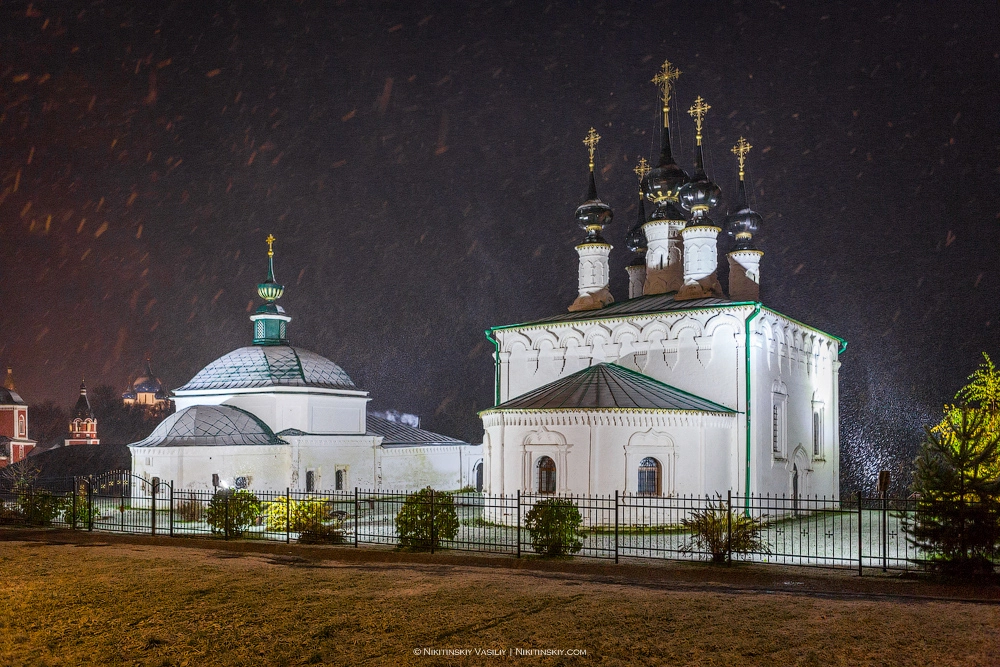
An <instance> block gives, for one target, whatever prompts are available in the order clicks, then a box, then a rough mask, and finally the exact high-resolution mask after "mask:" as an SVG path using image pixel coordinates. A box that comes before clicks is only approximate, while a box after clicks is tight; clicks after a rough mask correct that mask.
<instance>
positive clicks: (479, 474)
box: [476, 461, 483, 493]
mask: <svg viewBox="0 0 1000 667" xmlns="http://www.w3.org/2000/svg"><path fill="white" fill-rule="evenodd" d="M482 492H483V462H482V461H480V462H479V463H477V464H476V493H482Z"/></svg>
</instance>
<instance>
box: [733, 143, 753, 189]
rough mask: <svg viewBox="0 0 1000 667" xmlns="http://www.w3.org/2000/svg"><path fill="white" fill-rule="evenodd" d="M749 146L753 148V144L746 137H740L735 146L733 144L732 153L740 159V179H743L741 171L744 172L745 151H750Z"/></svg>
mask: <svg viewBox="0 0 1000 667" xmlns="http://www.w3.org/2000/svg"><path fill="white" fill-rule="evenodd" d="M751 148H753V146H751V145H750V142H749V141H747V140H746V139H744V138H743V137H740V140H739V141H737V142H736V145H735V146H733V155H735V156H736V158H737V159H738V160H739V161H740V180H741V181H742V180H743V173H744V172H743V165H745V164H746V161H747V153H749V152H750V149H751Z"/></svg>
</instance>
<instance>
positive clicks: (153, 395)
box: [122, 359, 174, 412]
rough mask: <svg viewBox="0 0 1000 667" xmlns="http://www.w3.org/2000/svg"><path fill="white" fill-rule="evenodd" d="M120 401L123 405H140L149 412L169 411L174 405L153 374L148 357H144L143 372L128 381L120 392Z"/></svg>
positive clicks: (164, 388) (158, 379)
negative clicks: (126, 387) (126, 385)
mask: <svg viewBox="0 0 1000 667" xmlns="http://www.w3.org/2000/svg"><path fill="white" fill-rule="evenodd" d="M122 402H123V403H124V404H125V405H141V406H143V407H144V408H146V409H147V410H148V411H150V412H170V411H172V410H173V407H174V406H173V401H171V400H170V392H169V391H167V389H166V387H164V386H163V381H161V380H160V378H158V377H156V376H155V375H153V369H152V368H151V367H150V365H149V359H146V367H145V369H143V372H142V373H139V375H137V376H136V378H135V379H134V380H132V381H131V382H129V386H128V389H126V390H125V392H124V393H123V394H122Z"/></svg>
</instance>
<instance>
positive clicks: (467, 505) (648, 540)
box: [0, 472, 926, 573]
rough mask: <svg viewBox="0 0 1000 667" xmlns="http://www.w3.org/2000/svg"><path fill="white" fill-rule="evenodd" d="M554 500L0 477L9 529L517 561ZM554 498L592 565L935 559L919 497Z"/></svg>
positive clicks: (886, 566) (0, 514)
mask: <svg viewBox="0 0 1000 667" xmlns="http://www.w3.org/2000/svg"><path fill="white" fill-rule="evenodd" d="M553 498H555V497H554V496H550V495H537V494H521V493H517V494H514V495H509V496H495V495H485V494H480V493H465V492H456V493H446V492H440V491H429V490H425V491H423V492H417V493H406V492H392V491H382V490H378V491H371V490H362V489H354V490H352V491H324V492H303V491H296V490H292V489H286V490H284V491H280V492H278V491H250V490H245V489H216V490H191V489H175V488H174V486H173V484H172V483H170V482H165V481H160V480H158V479H155V478H154V479H153V480H146V479H143V478H140V477H135V476H132V475H131V474H129V473H126V472H120V473H110V474H107V475H103V476H101V477H90V478H71V479H62V480H36V481H35V482H34V483H32V484H26V483H20V484H17V483H10V482H9V481H8V482H6V483H4V482H0V524H6V525H24V526H58V527H68V528H72V529H76V530H92V531H109V532H120V533H141V534H152V535H170V536H185V535H188V536H213V537H218V538H221V539H236V538H242V539H262V540H277V541H284V542H292V541H296V542H300V543H311V544H341V545H346V546H353V547H359V546H361V545H390V546H401V547H412V548H418V549H428V550H430V551H435V550H438V549H449V550H465V551H478V552H485V553H494V554H508V555H511V556H518V557H519V556H521V555H525V554H534V553H539V552H540V551H543V550H544V547H542V546H539V542H538V539H537V535H536V533H535V532H532V530H531V525H532V521H533V520H534V519H533V516H535V515H536V514H537V512H533V510H534V509H535V508H536V507H545V506H547V505H549V504H551V503H552V502H553V501H552V500H551V499H553ZM543 501H544V503H543V505H539V503H542V502H543ZM558 501H559V503H561V504H562V506H564V507H571V508H573V509H572V510H570V511H575V512H576V513H577V515H578V518H577V519H574V521H576V522H577V523H578V526H579V527H578V528H577V529H574V530H573V531H571V532H572V535H571V536H570V537H571V539H570V542H571V543H572V544H568V545H567V548H566V551H568V552H569V553H572V554H575V555H578V556H585V557H589V558H600V559H608V560H614V561H615V562H618V561H619V560H620V559H622V558H628V559H636V558H646V559H678V560H708V559H713V560H716V561H727V562H729V561H733V560H737V561H754V562H762V563H779V564H787V565H807V566H821V567H841V568H857V569H858V571H859V573H860V572H863V571H864V570H865V569H869V568H878V569H881V570H890V569H891V570H899V569H912V568H920V567H923V566H924V565H925V564H926V555H925V554H923V553H922V552H921V551H920V550H919V549H917V547H916V546H914V544H913V542H912V541H911V540H909V539H907V536H906V534H905V532H904V530H903V526H904V524H905V523H906V522H909V523H911V524H912V523H915V522H918V521H919V520H920V512H921V511H922V510H921V509H920V507H919V506H918V502H917V501H914V500H908V499H899V498H892V499H890V498H883V497H879V498H862V497H858V496H852V497H850V498H844V499H830V498H814V497H800V498H789V497H780V496H779V497H775V496H749V497H744V496H739V495H734V494H729V495H727V496H726V497H716V498H714V499H713V498H707V497H660V496H642V495H631V494H617V493H616V494H615V495H611V496H558ZM536 532H537V531H536ZM742 538H746V539H742Z"/></svg>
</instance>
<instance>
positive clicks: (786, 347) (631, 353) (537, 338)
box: [484, 306, 840, 497]
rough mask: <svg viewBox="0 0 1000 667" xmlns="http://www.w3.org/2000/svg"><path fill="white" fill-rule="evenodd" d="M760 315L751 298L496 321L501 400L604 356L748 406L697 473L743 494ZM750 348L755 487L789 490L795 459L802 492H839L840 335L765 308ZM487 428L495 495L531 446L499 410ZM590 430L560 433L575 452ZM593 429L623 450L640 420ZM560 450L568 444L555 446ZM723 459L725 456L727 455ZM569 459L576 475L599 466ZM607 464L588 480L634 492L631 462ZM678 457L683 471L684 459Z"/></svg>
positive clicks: (740, 407)
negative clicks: (505, 323) (777, 440)
mask: <svg viewBox="0 0 1000 667" xmlns="http://www.w3.org/2000/svg"><path fill="white" fill-rule="evenodd" d="M753 312H754V308H753V306H745V307H736V308H707V309H704V310H697V311H682V312H677V313H664V314H659V315H632V316H625V317H618V318H609V319H608V320H603V321H600V320H599V321H591V322H568V323H556V324H547V325H538V326H531V327H519V328H511V329H498V330H495V337H496V340H497V342H498V345H499V352H498V355H497V358H498V360H499V366H500V368H499V375H498V390H499V398H500V402H504V401H507V400H509V399H511V398H514V397H516V396H520V395H522V394H524V393H527V392H529V391H531V390H533V389H536V388H538V387H540V386H543V385H545V384H548V383H549V382H552V381H554V380H557V379H559V378H561V377H565V376H567V375H569V374H571V373H574V372H576V371H578V370H581V369H583V368H586V367H588V366H591V365H593V364H595V363H600V362H605V361H607V362H615V363H618V364H620V365H622V366H625V367H627V368H631V369H633V370H636V371H639V372H641V373H644V374H646V375H648V376H650V377H652V378H654V379H657V380H659V381H661V382H664V383H666V384H669V385H672V386H674V387H677V388H678V389H682V390H684V391H687V392H690V393H692V394H695V395H697V396H701V397H703V398H707V399H709V400H711V401H714V402H716V403H719V404H721V405H724V406H726V407H728V408H729V409H731V410H735V411H736V412H738V413H740V414H739V415H738V416H736V417H734V418H733V419H734V420H735V422H734V423H738V426H735V427H732V429H731V430H732V433H733V436H732V437H733V438H734V440H733V445H732V446H727V447H722V446H721V445H718V444H717V441H716V440H715V439H714V438H713V437H708V438H707V439H706V447H707V448H708V449H706V450H705V455H707V456H708V457H709V459H712V460H714V461H715V462H714V463H713V464H712V465H711V466H710V467H709V468H704V469H702V470H701V471H700V472H699V474H700V475H702V477H701V481H700V482H698V483H697V484H696V485H695V486H697V487H698V488H699V489H701V490H700V491H697V492H698V493H712V492H714V491H718V492H720V493H723V494H725V492H726V491H727V490H729V488H730V487H731V488H732V490H733V491H734V492H737V493H743V491H744V490H745V488H746V483H745V482H746V467H747V466H746V422H745V413H746V376H745V363H746V362H745V346H744V323H745V320H746V318H747V317H749V316H750V315H751V314H752V313H753ZM595 315H596V313H595ZM751 345H752V348H751V373H752V382H751V397H752V404H751V411H750V413H751V416H750V419H751V439H752V442H751V447H750V450H751V457H750V458H751V460H750V470H751V472H750V482H751V485H750V488H751V492H752V493H753V494H755V495H756V494H768V493H770V494H772V495H775V494H777V495H781V494H786V495H790V494H791V493H792V478H793V469H794V468H797V469H798V470H799V494H800V496H804V495H819V496H823V495H826V496H828V497H836V496H838V494H839V465H840V461H839V406H838V403H839V393H838V385H837V382H838V380H837V369H838V368H839V365H840V362H839V361H838V350H839V341H838V340H837V339H835V338H833V337H831V336H828V335H826V334H823V333H821V332H818V331H816V330H814V329H810V328H809V327H806V326H804V325H801V324H799V323H797V322H795V321H793V320H790V319H788V318H786V317H784V316H782V315H780V314H778V313H775V312H774V311H771V310H768V309H766V308H765V309H762V310H761V312H760V314H759V315H758V316H757V317H756V318H755V319H754V320H753V322H752V324H751ZM775 382H780V383H783V385H779V386H784V390H783V391H784V392H785V394H783V395H784V396H787V399H786V400H785V401H784V405H783V416H784V419H783V422H782V423H783V426H782V438H783V440H782V442H783V443H785V444H786V445H787V447H786V449H785V451H784V452H783V453H781V454H780V455H778V456H775V455H773V454H772V452H771V447H772V444H771V443H772V438H771V432H772V419H771V417H772V413H771V407H772V404H773V400H772V387H773V386H775ZM814 412H819V413H820V414H821V420H820V422H821V423H820V425H821V438H820V440H821V442H820V445H821V446H820V449H821V452H820V454H819V456H815V455H813V450H812V447H813V435H812V431H813V413H814ZM484 426H485V427H486V436H485V439H484V448H485V458H486V460H487V463H486V468H487V470H488V479H489V482H488V486H489V487H490V488H491V489H496V490H497V491H496V492H498V493H499V492H501V491H499V490H501V489H502V490H503V491H502V492H503V493H512V492H514V490H516V488H517V485H516V484H514V485H511V484H512V480H514V481H517V482H518V483H523V479H524V473H523V466H524V465H525V464H524V461H523V457H524V453H523V451H521V450H518V449H517V448H518V447H521V446H522V444H523V442H524V440H523V438H524V437H526V432H524V431H523V430H518V429H517V428H514V429H513V430H512V431H509V429H508V427H507V426H504V425H502V424H501V423H500V422H498V421H497V419H495V418H493V417H487V418H485V419H484ZM696 430H697V429H696ZM584 431H586V432H587V433H589V432H590V429H589V427H583V428H582V430H580V428H576V429H575V430H569V431H566V432H565V433H563V436H564V437H565V438H566V442H567V447H568V446H569V445H572V447H569V449H571V450H573V451H578V449H579V444H580V443H585V446H586V447H589V446H590V445H589V443H590V437H589V435H588V436H587V437H584V435H583V432H584ZM593 432H594V435H595V437H597V438H598V440H599V441H600V442H603V443H608V444H606V445H604V446H605V447H606V448H609V450H614V449H615V448H617V451H623V448H625V447H626V446H627V443H628V442H629V440H630V438H631V437H632V436H633V435H634V433H635V431H634V430H633V429H632V428H631V426H628V427H621V426H614V425H612V426H610V427H604V426H601V427H599V428H595V429H594V430H593ZM671 437H673V435H672V434H671ZM693 439H694V438H693V436H692V438H690V439H689V440H692V441H693ZM550 444H553V445H554V444H556V443H550ZM552 449H554V451H559V448H558V447H554V448H552ZM539 451H541V448H539ZM491 452H492V453H491ZM723 456H724V457H725V460H722V458H720V457H723ZM514 459H516V460H514ZM619 459H621V460H624V459H622V457H620V456H619ZM566 460H567V465H568V466H570V469H569V471H568V473H569V474H570V475H571V476H572V478H573V479H580V475H583V474H585V473H586V474H588V475H589V474H590V473H589V472H588V471H586V470H584V471H581V470H579V469H578V468H577V464H576V463H574V462H572V461H570V460H569V459H568V458H567V459H566ZM557 465H558V461H557ZM603 465H604V464H602V466H603ZM607 465H611V466H612V467H610V468H607V467H602V468H601V470H602V471H604V472H602V473H600V474H602V475H604V478H602V480H601V481H598V482H595V481H594V480H593V478H590V480H591V481H590V482H589V486H588V488H591V489H602V490H599V491H594V492H595V493H606V492H607V491H606V490H604V489H609V488H610V489H611V491H612V492H613V490H614V488H618V490H619V491H624V490H625V489H627V488H628V487H627V486H626V481H627V480H626V479H625V477H626V475H625V472H624V470H618V469H617V468H614V467H613V466H614V465H618V464H613V463H609V464H607ZM678 466H679V467H678V472H680V471H681V467H680V466H681V464H680V463H678ZM793 466H794V468H793ZM611 470H617V471H618V472H620V473H621V481H620V483H618V484H617V486H610V487H609V486H607V485H606V484H605V482H604V481H603V479H606V478H607V476H608V474H612V473H609V472H607V471H611ZM512 474H513V475H515V477H511V475H512ZM614 474H617V472H616V473H614ZM573 488H574V491H573V492H574V493H584V492H585V491H579V490H576V489H579V488H582V487H581V486H579V485H578V484H574V487H573ZM522 490H527V488H522ZM683 492H686V491H682V493H683Z"/></svg>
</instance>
